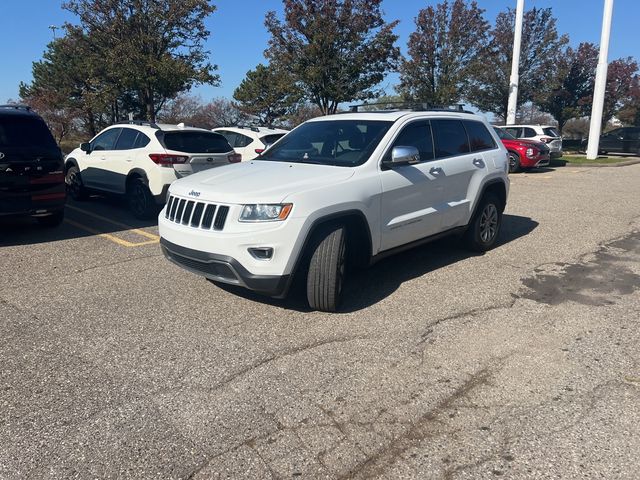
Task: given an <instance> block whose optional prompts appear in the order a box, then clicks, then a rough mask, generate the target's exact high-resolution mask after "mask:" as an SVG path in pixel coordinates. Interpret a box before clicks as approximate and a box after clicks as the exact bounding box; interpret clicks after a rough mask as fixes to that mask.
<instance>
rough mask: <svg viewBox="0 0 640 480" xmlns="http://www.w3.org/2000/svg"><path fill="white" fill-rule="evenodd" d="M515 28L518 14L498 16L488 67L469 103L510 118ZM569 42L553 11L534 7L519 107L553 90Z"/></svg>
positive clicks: (525, 28) (525, 33) (525, 32)
mask: <svg viewBox="0 0 640 480" xmlns="http://www.w3.org/2000/svg"><path fill="white" fill-rule="evenodd" d="M514 27H515V11H514V10H513V9H508V10H507V11H506V12H501V13H499V14H498V16H497V17H496V22H495V26H494V28H493V30H492V31H491V33H490V40H489V44H488V46H487V49H486V54H485V55H486V56H485V57H484V68H482V69H481V70H479V71H478V72H477V73H476V74H475V75H474V77H473V79H472V82H471V86H470V88H469V96H468V100H469V101H470V102H471V103H473V104H474V105H475V106H476V107H478V108H479V109H480V110H482V111H484V112H493V113H494V114H496V115H497V116H498V117H500V118H502V119H505V118H507V104H508V102H509V83H510V82H509V77H510V74H511V57H512V50H513V36H514ZM567 43H568V38H567V37H566V36H565V35H562V36H559V35H558V30H557V27H556V19H555V18H554V17H553V15H552V13H551V9H550V8H541V9H540V8H533V9H531V10H528V11H526V12H525V13H524V21H523V25H522V43H521V53H520V68H519V76H520V80H519V84H518V106H519V105H522V104H523V103H526V102H531V101H534V100H535V98H536V96H538V95H541V94H542V92H544V91H545V90H548V89H551V88H553V79H554V77H555V76H556V74H555V70H556V68H557V64H558V60H559V57H560V56H561V55H562V52H563V47H564V45H566V44H567Z"/></svg>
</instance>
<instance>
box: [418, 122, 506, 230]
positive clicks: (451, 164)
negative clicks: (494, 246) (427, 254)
mask: <svg viewBox="0 0 640 480" xmlns="http://www.w3.org/2000/svg"><path fill="white" fill-rule="evenodd" d="M431 125H432V127H433V139H434V144H435V156H436V160H437V161H438V160H439V161H440V165H441V168H442V172H441V174H440V183H441V185H440V186H441V188H443V199H442V202H441V203H440V204H439V205H438V210H439V211H440V212H441V219H442V220H441V228H442V230H448V229H451V228H455V227H459V226H463V225H466V223H467V222H468V220H469V215H470V209H471V202H472V200H473V198H474V195H475V192H476V191H477V188H478V185H479V184H480V182H481V181H482V178H484V177H485V175H486V172H487V161H486V160H485V158H484V155H483V153H482V152H483V151H484V150H491V149H495V148H498V147H497V145H496V143H495V141H494V140H493V137H492V136H491V134H490V133H489V132H488V131H487V130H486V127H485V126H484V124H483V123H482V122H479V121H470V120H457V119H437V120H432V121H431Z"/></svg>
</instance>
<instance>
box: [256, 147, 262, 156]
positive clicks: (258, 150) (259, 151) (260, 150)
mask: <svg viewBox="0 0 640 480" xmlns="http://www.w3.org/2000/svg"><path fill="white" fill-rule="evenodd" d="M254 152H256V153H257V154H258V155H260V154H261V153H262V152H264V148H256V149H255V150H254Z"/></svg>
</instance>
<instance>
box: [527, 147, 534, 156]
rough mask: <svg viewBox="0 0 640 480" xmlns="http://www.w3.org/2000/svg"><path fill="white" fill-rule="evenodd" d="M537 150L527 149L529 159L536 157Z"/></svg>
mask: <svg viewBox="0 0 640 480" xmlns="http://www.w3.org/2000/svg"><path fill="white" fill-rule="evenodd" d="M534 152H535V150H534V149H533V148H527V157H529V158H531V157H533V156H534Z"/></svg>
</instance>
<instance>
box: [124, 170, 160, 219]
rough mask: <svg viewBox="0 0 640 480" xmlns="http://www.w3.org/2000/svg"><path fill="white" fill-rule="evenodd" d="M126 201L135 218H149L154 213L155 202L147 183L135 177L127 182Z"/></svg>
mask: <svg viewBox="0 0 640 480" xmlns="http://www.w3.org/2000/svg"><path fill="white" fill-rule="evenodd" d="M127 203H128V204H129V210H131V213H133V215H134V216H135V217H136V218H139V219H141V220H149V219H151V218H153V216H154V215H155V213H156V203H155V200H154V198H153V195H152V194H151V191H150V190H149V187H148V186H147V184H146V183H145V182H144V181H143V180H142V179H141V178H135V179H133V180H131V181H130V182H129V183H128V184H127Z"/></svg>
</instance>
